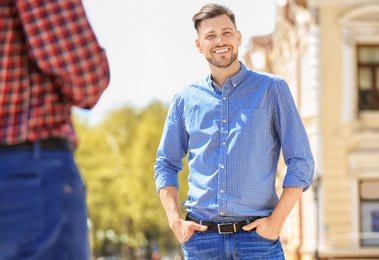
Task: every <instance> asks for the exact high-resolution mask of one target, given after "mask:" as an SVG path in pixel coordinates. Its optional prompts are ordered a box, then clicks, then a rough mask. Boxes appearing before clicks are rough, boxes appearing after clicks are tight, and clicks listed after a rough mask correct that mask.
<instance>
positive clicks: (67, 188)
mask: <svg viewBox="0 0 379 260" xmlns="http://www.w3.org/2000/svg"><path fill="white" fill-rule="evenodd" d="M64 191H65V192H66V193H70V192H71V191H72V187H71V186H70V185H65V186H64Z"/></svg>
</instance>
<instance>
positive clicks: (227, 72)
mask: <svg viewBox="0 0 379 260" xmlns="http://www.w3.org/2000/svg"><path fill="white" fill-rule="evenodd" d="M240 68H241V65H240V63H239V61H238V60H236V62H234V63H233V64H232V65H230V66H229V67H228V68H223V69H221V68H217V67H215V66H213V65H210V70H211V74H212V78H213V81H214V82H216V84H217V85H218V86H219V87H220V88H222V87H223V86H224V82H225V80H226V79H227V78H230V77H231V76H234V75H236V74H237V73H238V71H239V70H240Z"/></svg>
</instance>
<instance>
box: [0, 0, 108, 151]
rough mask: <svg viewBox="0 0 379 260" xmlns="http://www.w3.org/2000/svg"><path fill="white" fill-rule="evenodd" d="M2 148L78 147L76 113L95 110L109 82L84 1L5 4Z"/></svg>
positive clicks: (0, 5) (0, 28) (5, 0)
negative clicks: (47, 141) (55, 141)
mask: <svg viewBox="0 0 379 260" xmlns="http://www.w3.org/2000/svg"><path fill="white" fill-rule="evenodd" d="M0 17H1V19H0V144H17V143H21V142H25V141H33V140H37V139H40V138H47V137H52V136H53V137H63V138H66V139H68V140H70V141H72V142H73V143H76V141H77V140H76V136H75V133H74V129H73V126H72V123H71V108H72V106H78V107H81V108H92V107H93V106H94V105H95V104H96V102H97V101H98V99H99V98H100V95H101V94H102V92H103V91H104V90H105V88H106V87H107V86H108V83H109V67H108V61H107V58H106V55H105V52H104V50H103V49H102V48H101V47H100V46H99V44H98V42H97V39H96V36H95V34H94V32H93V31H92V29H91V26H90V24H89V22H88V20H87V18H86V14H85V10H84V8H83V5H82V3H81V0H0Z"/></svg>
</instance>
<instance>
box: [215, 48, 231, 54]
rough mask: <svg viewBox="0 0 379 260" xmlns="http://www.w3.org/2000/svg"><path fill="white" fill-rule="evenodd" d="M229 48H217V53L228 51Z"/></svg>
mask: <svg viewBox="0 0 379 260" xmlns="http://www.w3.org/2000/svg"><path fill="white" fill-rule="evenodd" d="M228 50H229V49H221V50H216V51H215V53H223V52H227V51H228Z"/></svg>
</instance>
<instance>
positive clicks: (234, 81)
mask: <svg viewBox="0 0 379 260" xmlns="http://www.w3.org/2000/svg"><path fill="white" fill-rule="evenodd" d="M239 63H240V70H239V71H238V72H237V73H236V74H234V75H233V76H231V77H229V78H227V79H226V80H225V81H231V85H232V86H233V87H234V88H235V87H237V86H238V84H240V83H241V82H242V80H243V79H244V78H245V76H246V74H247V71H248V70H247V68H246V66H245V65H244V64H243V63H242V62H241V61H240V62H239ZM206 81H207V82H208V85H209V86H212V88H213V89H215V88H216V87H218V85H217V84H216V83H215V82H214V81H213V79H212V75H211V74H209V75H208V77H207V78H206Z"/></svg>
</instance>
